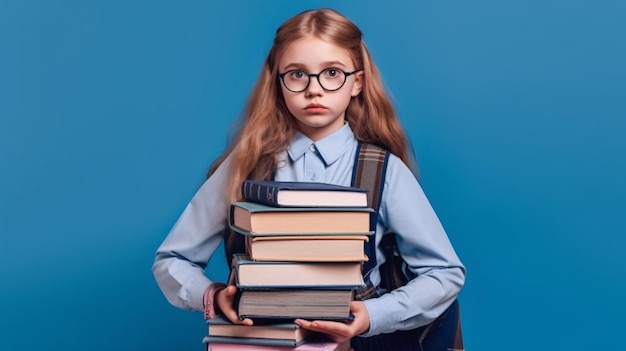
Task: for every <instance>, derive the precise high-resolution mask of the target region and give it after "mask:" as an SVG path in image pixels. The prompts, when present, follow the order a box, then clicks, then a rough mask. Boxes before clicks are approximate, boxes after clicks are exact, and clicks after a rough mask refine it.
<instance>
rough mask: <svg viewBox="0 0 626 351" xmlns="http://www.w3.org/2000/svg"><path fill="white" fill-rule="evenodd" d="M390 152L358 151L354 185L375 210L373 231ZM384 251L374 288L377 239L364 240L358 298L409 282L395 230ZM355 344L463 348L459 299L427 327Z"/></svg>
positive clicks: (431, 350)
mask: <svg viewBox="0 0 626 351" xmlns="http://www.w3.org/2000/svg"><path fill="white" fill-rule="evenodd" d="M389 155H390V152H389V151H388V150H384V149H382V148H380V147H378V146H376V145H372V144H365V143H359V145H358V148H357V152H356V157H355V164H354V169H353V173H352V186H354V187H357V188H363V189H367V190H368V195H367V198H368V206H369V207H371V208H372V209H374V212H373V213H372V214H371V218H370V226H371V228H370V230H373V231H375V229H376V221H377V218H378V211H379V209H380V198H381V196H382V193H383V188H384V185H385V175H386V171H387V162H388V160H389ZM381 251H383V254H384V256H385V257H386V261H385V263H384V264H382V265H381V267H380V275H381V282H380V285H379V286H377V287H374V286H373V284H372V283H371V281H370V279H369V273H370V272H371V269H372V268H374V267H375V266H376V240H369V241H367V242H366V243H365V253H366V254H367V256H368V257H369V260H368V261H367V262H366V263H365V265H364V267H363V272H364V273H365V275H364V280H365V283H366V286H365V287H363V288H361V289H359V290H357V291H356V293H355V299H356V300H366V299H368V298H372V297H378V296H380V295H382V294H384V293H386V292H389V291H392V290H394V289H396V288H398V287H401V286H403V285H405V284H406V283H407V282H408V279H407V277H406V275H405V274H404V272H403V266H404V261H403V260H402V257H401V256H400V255H399V253H398V250H397V243H396V235H395V234H394V233H385V234H384V236H383V238H382V240H381ZM352 347H353V348H354V350H355V351H369V350H372V351H373V350H394V351H403V350H407V351H409V350H411V351H416V350H421V351H449V350H455V351H456V350H464V345H463V336H462V333H461V314H460V307H459V303H458V300H455V301H454V302H453V303H452V305H450V307H448V309H446V311H444V313H443V314H441V316H439V317H438V318H437V319H435V320H434V321H433V322H431V323H430V324H428V325H426V326H423V327H420V328H417V329H413V330H408V331H396V332H394V333H390V334H380V335H376V336H373V337H368V338H361V337H356V338H353V339H352Z"/></svg>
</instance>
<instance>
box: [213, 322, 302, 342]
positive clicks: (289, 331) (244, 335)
mask: <svg viewBox="0 0 626 351" xmlns="http://www.w3.org/2000/svg"><path fill="white" fill-rule="evenodd" d="M254 322H255V323H254V325H243V324H233V323H231V322H230V321H229V320H228V319H227V318H226V317H224V316H223V315H217V316H216V317H215V318H211V319H207V320H206V323H207V325H208V335H207V337H208V339H207V340H208V341H209V342H220V343H238V344H239V343H241V344H255V345H273V346H292V347H293V346H298V345H300V344H302V343H303V342H304V340H305V339H306V338H307V337H308V336H310V335H312V334H313V332H312V331H310V330H307V329H304V328H300V326H299V325H297V324H295V323H293V322H287V321H285V322H274V323H261V322H260V321H259V320H255V321H254Z"/></svg>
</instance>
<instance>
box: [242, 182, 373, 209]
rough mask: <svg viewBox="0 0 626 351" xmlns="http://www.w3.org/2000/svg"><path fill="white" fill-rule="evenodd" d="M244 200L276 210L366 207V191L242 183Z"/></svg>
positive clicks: (303, 184) (304, 184)
mask: <svg viewBox="0 0 626 351" xmlns="http://www.w3.org/2000/svg"><path fill="white" fill-rule="evenodd" d="M241 192H242V195H243V198H244V200H246V201H250V202H257V203H262V204H266V205H268V206H277V207H329V206H330V207H367V190H365V189H361V188H355V187H347V186H341V185H335V184H328V183H314V182H277V181H265V180H246V181H244V182H243V184H242V186H241Z"/></svg>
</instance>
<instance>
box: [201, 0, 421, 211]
mask: <svg viewBox="0 0 626 351" xmlns="http://www.w3.org/2000/svg"><path fill="white" fill-rule="evenodd" d="M311 35H312V36H315V37H317V38H320V39H322V40H326V41H328V42H330V43H332V44H334V45H337V46H339V47H342V48H345V49H346V50H348V52H349V53H350V55H351V57H352V60H353V63H354V65H355V67H357V68H362V69H363V90H362V92H361V93H360V94H359V95H358V96H356V97H353V98H352V101H351V102H350V104H349V106H348V109H347V110H346V120H347V122H348V123H349V124H350V127H351V128H352V131H353V132H354V135H355V137H356V138H357V140H360V141H362V142H366V143H371V144H376V145H378V146H381V147H384V148H386V149H388V150H390V151H391V152H392V153H393V154H395V155H396V156H398V157H399V158H400V159H401V160H402V161H403V162H404V163H405V164H406V165H408V166H409V167H413V166H415V164H414V162H412V160H410V158H409V157H410V156H409V154H410V153H411V151H410V150H409V143H408V140H407V138H406V135H405V134H404V131H403V130H402V127H401V125H400V122H399V120H398V118H397V116H396V113H395V111H394V108H393V106H392V103H391V101H390V99H389V97H388V96H387V93H386V91H385V89H384V86H383V84H382V80H381V77H380V74H379V72H378V69H377V68H376V66H375V65H374V62H373V61H372V58H371V56H370V54H369V51H368V50H367V47H366V46H365V43H364V42H363V39H362V33H361V30H360V29H359V28H358V27H357V26H356V25H355V24H354V23H352V22H351V21H350V20H349V19H347V18H346V17H344V16H342V15H341V14H339V13H338V12H336V11H334V10H332V9H327V8H324V9H319V10H308V11H304V12H302V13H300V14H298V15H296V16H294V17H292V18H290V19H289V20H287V21H286V22H285V23H283V24H282V25H281V26H280V27H279V28H278V29H277V30H276V36H275V38H274V43H273V46H272V48H271V50H270V52H269V54H268V56H267V59H266V60H265V64H264V65H263V69H262V71H261V75H260V77H259V79H258V81H257V83H256V85H255V86H254V88H253V90H252V93H251V94H250V97H249V100H248V102H247V104H246V108H245V110H244V113H243V116H242V120H241V121H240V123H241V124H240V127H239V130H238V132H237V133H236V134H235V136H234V137H233V139H232V141H231V143H230V145H229V146H228V147H227V149H226V150H225V151H224V153H223V154H222V155H221V156H220V157H219V158H218V159H217V160H216V161H215V162H214V163H213V165H212V166H211V169H210V171H209V176H210V175H211V174H212V173H213V172H214V171H215V169H216V168H217V167H218V166H219V165H220V164H221V163H222V162H223V161H224V160H225V159H226V157H227V156H228V155H232V161H231V163H230V170H229V174H230V177H228V182H229V183H228V185H227V187H226V189H225V191H226V192H227V196H228V198H229V201H237V200H240V199H241V192H240V187H241V183H242V182H243V181H244V180H245V179H247V178H255V179H267V178H269V177H270V176H271V174H272V173H273V171H274V170H276V167H277V165H276V159H275V157H276V155H277V154H278V153H279V152H281V151H284V150H285V148H286V147H287V146H288V145H289V143H290V141H291V139H292V138H293V136H294V134H295V133H296V131H297V127H296V124H295V119H294V118H293V117H292V116H291V114H290V113H289V110H288V109H287V106H286V105H285V102H284V98H283V95H282V91H281V88H280V84H279V79H278V73H279V72H278V61H279V60H280V58H281V56H282V54H283V53H284V52H285V49H286V48H287V46H288V45H289V44H291V43H293V42H294V41H296V40H298V39H301V38H303V37H306V36H311Z"/></svg>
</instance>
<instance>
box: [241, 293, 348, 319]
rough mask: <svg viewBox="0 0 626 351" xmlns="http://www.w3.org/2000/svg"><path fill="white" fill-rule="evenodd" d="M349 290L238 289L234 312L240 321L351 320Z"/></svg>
mask: <svg viewBox="0 0 626 351" xmlns="http://www.w3.org/2000/svg"><path fill="white" fill-rule="evenodd" d="M352 294H353V291H352V290H325V289H259V290H256V289H239V291H238V292H237V295H236V298H235V310H236V311H237V314H238V316H239V318H242V319H243V318H251V319H253V320H254V319H258V318H260V319H296V318H303V319H311V320H313V319H318V320H336V321H345V320H352V319H353V318H354V316H353V315H352V314H351V313H350V301H352Z"/></svg>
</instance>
